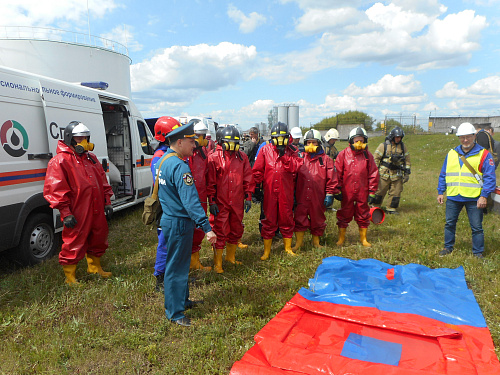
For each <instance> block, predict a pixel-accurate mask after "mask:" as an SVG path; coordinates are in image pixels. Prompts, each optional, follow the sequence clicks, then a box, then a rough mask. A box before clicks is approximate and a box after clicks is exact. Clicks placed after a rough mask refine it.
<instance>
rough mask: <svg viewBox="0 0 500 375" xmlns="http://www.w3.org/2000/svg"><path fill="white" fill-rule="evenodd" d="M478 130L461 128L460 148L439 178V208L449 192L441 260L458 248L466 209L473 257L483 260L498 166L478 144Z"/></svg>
mask: <svg viewBox="0 0 500 375" xmlns="http://www.w3.org/2000/svg"><path fill="white" fill-rule="evenodd" d="M475 133H476V129H475V128H474V126H473V125H472V124H471V123H469V122H464V123H463V124H461V125H460V126H459V127H458V130H457V136H458V139H459V140H460V145H459V146H457V147H455V148H454V149H452V150H450V152H448V155H447V156H446V159H445V160H444V163H443V167H442V168H441V174H440V175H439V183H438V189H437V190H438V196H437V201H438V203H439V204H443V203H444V196H443V194H444V193H445V192H446V195H447V199H446V224H445V226H444V249H443V250H441V252H440V253H439V255H440V256H444V255H447V254H450V253H451V252H452V251H453V247H454V245H455V231H456V226H457V220H458V215H459V214H460V211H462V208H463V207H464V206H465V209H466V210H467V216H468V217H469V224H470V227H471V231H472V253H473V254H474V255H475V256H476V257H478V258H483V251H484V232H483V208H485V207H486V200H487V198H488V196H489V195H490V193H492V192H493V191H494V190H495V186H496V177H495V162H494V161H493V158H492V156H491V154H490V153H489V152H488V150H486V149H484V148H483V147H481V146H479V145H478V144H477V143H475V141H474V138H475Z"/></svg>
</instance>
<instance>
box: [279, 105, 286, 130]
mask: <svg viewBox="0 0 500 375" xmlns="http://www.w3.org/2000/svg"><path fill="white" fill-rule="evenodd" d="M278 122H282V123H284V124H287V125H288V107H287V106H284V105H280V106H278Z"/></svg>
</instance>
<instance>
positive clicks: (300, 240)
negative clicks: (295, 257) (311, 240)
mask: <svg viewBox="0 0 500 375" xmlns="http://www.w3.org/2000/svg"><path fill="white" fill-rule="evenodd" d="M304 233H305V232H295V240H296V242H295V246H294V247H292V251H297V250H298V249H300V247H301V246H302V244H303V243H304Z"/></svg>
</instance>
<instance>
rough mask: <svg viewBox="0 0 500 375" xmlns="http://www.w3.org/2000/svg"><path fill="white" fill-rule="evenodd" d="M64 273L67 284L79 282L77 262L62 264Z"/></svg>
mask: <svg viewBox="0 0 500 375" xmlns="http://www.w3.org/2000/svg"><path fill="white" fill-rule="evenodd" d="M62 268H63V271H64V274H65V275H66V284H69V285H72V284H79V283H78V281H76V276H75V274H76V264H67V265H65V266H62Z"/></svg>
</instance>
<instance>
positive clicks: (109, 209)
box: [104, 204, 113, 219]
mask: <svg viewBox="0 0 500 375" xmlns="http://www.w3.org/2000/svg"><path fill="white" fill-rule="evenodd" d="M104 214H105V215H106V217H107V218H108V219H111V216H113V206H112V205H110V204H108V205H106V206H104Z"/></svg>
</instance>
